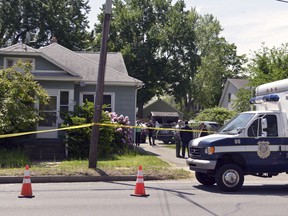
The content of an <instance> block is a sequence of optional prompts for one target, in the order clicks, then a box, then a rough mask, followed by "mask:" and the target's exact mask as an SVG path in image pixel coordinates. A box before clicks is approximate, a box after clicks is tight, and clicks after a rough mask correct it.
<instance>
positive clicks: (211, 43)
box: [194, 14, 246, 108]
mask: <svg viewBox="0 0 288 216" xmlns="http://www.w3.org/2000/svg"><path fill="white" fill-rule="evenodd" d="M221 31H222V27H221V25H220V23H219V21H218V20H217V19H216V18H215V17H213V16H212V15H208V14H207V15H204V16H201V17H199V19H198V22H197V25H196V36H197V39H196V44H197V47H198V50H199V54H200V57H201V66H200V67H199V68H198V73H197V76H196V79H195V82H196V84H195V88H196V90H195V94H194V98H195V101H196V102H197V103H200V104H201V105H203V106H204V107H206V108H211V107H214V106H216V105H218V102H219V100H220V98H221V94H222V90H223V87H224V85H225V82H226V80H227V79H228V78H240V77H242V76H243V74H242V72H243V69H242V65H243V64H244V63H245V62H246V59H245V56H238V55H237V47H236V46H235V45H234V44H229V43H228V42H227V41H226V40H225V38H224V37H221V36H220V33H221Z"/></svg>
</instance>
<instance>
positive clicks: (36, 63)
mask: <svg viewBox="0 0 288 216" xmlns="http://www.w3.org/2000/svg"><path fill="white" fill-rule="evenodd" d="M99 57H100V53H92V52H74V51H71V50H69V49H67V48H65V47H63V46H61V45H59V44H57V43H52V44H50V45H48V46H45V47H42V48H40V49H33V48H31V47H29V46H26V45H24V44H20V43H19V44H15V45H13V46H9V47H6V48H2V49H0V67H2V68H7V67H10V66H12V65H14V64H15V63H16V62H17V61H18V60H20V59H21V60H23V61H29V62H31V63H32V65H33V71H32V74H33V75H34V77H35V80H36V81H38V82H39V84H40V85H42V86H43V87H44V88H45V89H46V90H47V92H48V94H49V95H50V97H51V100H50V102H49V105H46V106H43V105H41V104H38V106H37V108H38V109H39V111H40V114H41V116H42V117H43V118H44V120H43V121H41V122H40V123H39V125H38V127H37V130H48V129H55V128H58V127H59V125H60V124H61V123H62V122H63V119H62V117H63V113H65V112H67V111H73V110H74V108H75V105H82V104H83V102H85V101H86V100H88V101H94V98H95V95H96V94H95V90H96V84H97V77H98V67H99ZM142 84H143V83H142V81H140V80H137V79H135V78H133V77H131V76H129V75H128V72H127V70H126V67H125V63H124V60H123V57H122V55H121V53H108V54H107V62H106V71H105V83H104V96H103V103H104V104H107V105H108V108H107V110H108V111H110V112H116V113H117V114H118V115H121V114H122V115H124V116H129V119H130V122H135V120H136V96H137V89H139V88H141V87H142ZM36 138H37V139H38V142H39V139H41V138H45V139H47V138H49V139H57V138H59V132H57V131H56V132H49V133H38V134H37V135H36Z"/></svg>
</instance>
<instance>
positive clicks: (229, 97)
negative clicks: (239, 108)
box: [228, 93, 231, 103]
mask: <svg viewBox="0 0 288 216" xmlns="http://www.w3.org/2000/svg"><path fill="white" fill-rule="evenodd" d="M230 102H231V93H229V94H228V103H230Z"/></svg>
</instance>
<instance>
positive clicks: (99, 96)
mask: <svg viewBox="0 0 288 216" xmlns="http://www.w3.org/2000/svg"><path fill="white" fill-rule="evenodd" d="M111 11H112V0H106V4H105V17H104V22H103V30H102V42H101V50H100V60H99V69H98V79H97V86H96V99H95V103H94V115H93V123H100V120H101V114H102V105H103V92H104V78H105V66H106V58H107V45H108V34H109V27H110V20H111ZM99 132H100V131H99V125H98V124H97V125H95V124H94V125H93V126H92V133H91V140H90V151H89V168H97V153H98V151H97V149H98V142H99V134H100V133H99Z"/></svg>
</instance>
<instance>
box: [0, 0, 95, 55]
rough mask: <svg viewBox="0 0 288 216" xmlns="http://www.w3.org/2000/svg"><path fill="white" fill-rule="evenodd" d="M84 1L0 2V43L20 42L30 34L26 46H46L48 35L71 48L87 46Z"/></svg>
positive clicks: (85, 1) (19, 0)
mask: <svg viewBox="0 0 288 216" xmlns="http://www.w3.org/2000/svg"><path fill="white" fill-rule="evenodd" d="M89 11H90V7H89V6H88V1H87V0H69V1H67V0H41V1H40V0H35V1H30V0H9V1H8V0H4V1H1V3H0V30H1V31H0V38H1V40H0V46H2V47H3V46H8V45H11V44H15V43H18V42H19V41H22V42H24V41H25V40H26V39H27V38H28V36H27V32H29V33H30V37H31V40H32V41H31V42H30V44H29V45H30V46H32V47H35V48H39V47H41V46H45V45H48V44H49V43H50V40H51V38H52V37H56V38H57V42H58V43H59V44H61V45H63V46H65V47H66V48H68V49H71V50H83V49H85V48H87V47H88V46H89V42H90V41H91V35H90V34H89V33H88V32H87V30H86V29H87V28H89V26H88V20H87V14H88V13H89Z"/></svg>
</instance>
